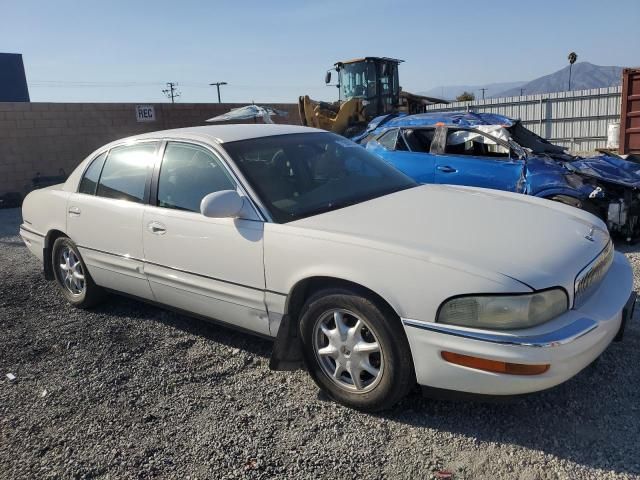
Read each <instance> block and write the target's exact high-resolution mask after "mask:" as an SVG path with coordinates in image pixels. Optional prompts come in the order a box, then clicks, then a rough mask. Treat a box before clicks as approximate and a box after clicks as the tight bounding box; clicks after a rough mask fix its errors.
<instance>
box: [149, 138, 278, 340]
mask: <svg viewBox="0 0 640 480" xmlns="http://www.w3.org/2000/svg"><path fill="white" fill-rule="evenodd" d="M237 187H238V186H237V183H236V181H235V179H234V178H233V176H232V175H231V174H230V173H229V171H228V170H227V168H226V166H225V165H224V162H223V161H222V160H221V159H220V158H218V156H217V155H216V154H214V152H213V151H211V150H209V149H208V148H205V147H203V146H200V145H195V144H191V143H185V142H169V143H167V145H166V148H165V151H164V155H163V159H162V163H161V165H160V169H159V173H158V174H157V182H156V180H155V179H154V182H153V187H152V188H151V192H152V193H151V202H150V205H148V206H147V207H146V208H145V212H144V219H143V234H142V235H143V239H144V257H145V260H146V263H145V270H144V271H145V274H146V275H147V278H148V279H149V283H150V284H151V288H152V290H153V293H154V296H155V298H156V300H157V301H158V302H161V303H164V304H167V305H170V306H173V307H175V308H179V309H182V310H186V311H189V312H193V313H196V314H199V315H203V316H206V317H209V318H213V319H216V320H219V321H221V322H226V323H230V324H233V325H235V326H239V327H242V328H246V329H249V330H252V331H255V332H258V333H261V334H265V335H268V334H269V321H268V317H267V311H266V307H265V299H264V295H265V292H264V290H265V280H264V262H263V232H264V224H263V222H262V221H261V220H259V217H258V216H257V214H255V212H253V210H252V214H251V215H249V218H250V219H234V218H207V217H205V216H203V215H202V214H201V213H200V202H201V200H202V198H203V197H204V196H205V195H207V194H209V193H212V192H216V191H221V190H236V189H237Z"/></svg>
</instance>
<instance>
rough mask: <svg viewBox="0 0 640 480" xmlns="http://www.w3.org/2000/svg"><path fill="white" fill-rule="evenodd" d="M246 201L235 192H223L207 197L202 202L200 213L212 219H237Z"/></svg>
mask: <svg viewBox="0 0 640 480" xmlns="http://www.w3.org/2000/svg"><path fill="white" fill-rule="evenodd" d="M243 206H244V200H243V199H242V197H241V196H240V195H238V192H236V191H235V190H221V191H219V192H213V193H210V194H209V195H207V196H206V197H204V198H203V199H202V201H201V202H200V213H202V215H204V216H205V217H210V218H236V217H237V216H238V215H240V212H241V211H242V207H243Z"/></svg>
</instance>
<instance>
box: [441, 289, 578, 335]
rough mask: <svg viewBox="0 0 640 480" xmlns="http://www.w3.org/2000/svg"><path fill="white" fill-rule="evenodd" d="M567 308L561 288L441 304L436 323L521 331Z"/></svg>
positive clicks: (566, 298)
mask: <svg viewBox="0 0 640 480" xmlns="http://www.w3.org/2000/svg"><path fill="white" fill-rule="evenodd" d="M568 308H569V298H568V297H567V294H566V292H565V291H564V290H563V289H561V288H553V289H550V290H545V291H541V292H536V293H531V294H523V295H520V294H516V295H481V296H468V297H457V298H452V299H450V300H447V301H446V302H444V303H443V304H442V306H441V307H440V310H439V312H438V318H437V321H438V322H440V323H448V324H451V325H460V326H463V327H472V328H488V329H492V330H507V329H518V328H528V327H533V326H535V325H540V324H541V323H544V322H547V321H549V320H551V319H553V318H555V317H557V316H558V315H560V314H561V313H564V312H566V311H567V310H568Z"/></svg>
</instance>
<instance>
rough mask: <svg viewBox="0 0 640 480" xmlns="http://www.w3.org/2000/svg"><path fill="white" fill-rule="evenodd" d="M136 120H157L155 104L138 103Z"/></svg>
mask: <svg viewBox="0 0 640 480" xmlns="http://www.w3.org/2000/svg"><path fill="white" fill-rule="evenodd" d="M136 120H137V121H138V122H155V121H156V111H155V109H154V108H153V105H136Z"/></svg>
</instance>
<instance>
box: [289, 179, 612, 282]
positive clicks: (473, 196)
mask: <svg viewBox="0 0 640 480" xmlns="http://www.w3.org/2000/svg"><path fill="white" fill-rule="evenodd" d="M289 225H291V226H294V227H298V228H304V229H310V230H316V231H318V233H319V234H320V232H322V234H326V233H330V234H333V235H332V236H333V238H334V240H335V241H338V242H349V243H357V244H358V245H362V246H363V247H369V248H375V249H379V250H384V251H387V252H391V253H394V254H398V255H404V256H407V257H411V258H415V259H416V260H422V261H427V262H435V263H439V264H446V265H449V266H451V267H452V268H456V269H460V270H465V271H467V272H469V273H470V274H477V275H482V274H483V273H484V274H489V273H491V274H499V275H504V276H507V277H510V278H512V279H516V280H518V281H520V282H521V283H524V284H525V285H527V286H530V287H532V288H534V289H542V288H549V287H552V286H557V285H562V286H564V287H565V288H567V289H569V291H570V292H572V290H573V281H574V279H575V277H576V275H577V274H578V273H579V271H580V270H582V268H584V267H585V266H586V265H587V264H588V263H589V262H591V261H592V260H593V259H594V258H595V257H596V256H597V255H598V254H599V253H600V252H601V251H602V249H603V248H604V247H605V246H606V244H607V242H608V241H609V234H608V232H607V230H606V226H605V225H604V223H602V221H600V220H599V219H598V218H596V217H595V216H593V215H591V214H589V213H587V212H584V211H582V210H578V209H575V208H573V207H569V206H566V205H563V204H560V203H557V202H551V201H549V200H542V199H539V198H534V197H528V196H524V195H520V194H514V193H509V192H501V191H497V190H488V189H481V188H474V187H458V186H449V185H422V186H420V187H415V188H411V189H409V190H404V191H401V192H397V193H394V194H390V195H386V196H383V197H380V198H376V199H373V200H370V201H367V202H363V203H360V204H357V205H353V206H349V207H345V208H342V209H339V210H334V211H332V212H327V213H323V214H320V215H316V216H313V217H309V218H305V219H302V220H297V221H295V222H291V223H290V224H289ZM587 236H589V237H591V239H587V238H585V237H587Z"/></svg>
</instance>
